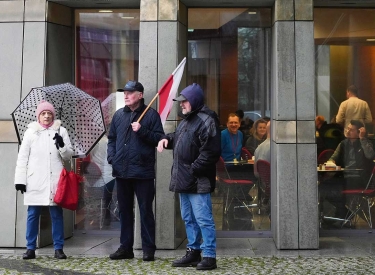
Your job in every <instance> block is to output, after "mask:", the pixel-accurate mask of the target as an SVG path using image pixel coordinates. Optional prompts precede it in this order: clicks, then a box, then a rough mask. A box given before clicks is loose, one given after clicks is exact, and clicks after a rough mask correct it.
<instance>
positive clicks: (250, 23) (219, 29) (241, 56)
mask: <svg viewBox="0 0 375 275" xmlns="http://www.w3.org/2000/svg"><path fill="white" fill-rule="evenodd" d="M270 27H271V9H248V8H229V9H227V8H225V9H224V8H223V9H189V11H188V29H189V32H188V43H189V47H188V58H189V60H188V74H187V76H188V80H187V81H188V83H192V82H196V83H199V84H200V85H201V86H202V88H203V90H204V92H205V99H206V104H207V105H208V106H209V107H210V108H211V109H212V110H214V111H216V112H217V113H218V115H219V118H220V123H221V125H222V130H225V129H226V128H227V120H228V115H229V114H231V113H237V114H238V116H239V117H240V118H239V124H238V127H239V128H238V127H237V128H238V129H239V131H241V133H242V132H243V134H241V135H240V136H241V137H246V139H247V138H248V137H249V136H250V128H251V126H252V125H253V123H254V121H256V120H258V119H260V118H262V117H264V116H269V115H270V108H269V106H270V97H269V95H270V45H271V43H270V40H271V31H270ZM228 127H229V126H228ZM242 139H243V140H240V141H238V148H239V150H240V151H241V147H242V146H244V144H245V141H246V140H245V138H242ZM240 151H238V153H237V154H236V155H237V157H238V158H239V159H238V160H237V157H236V160H237V161H239V162H241V161H242V158H241V157H240ZM243 156H244V160H245V159H246V158H247V159H249V158H250V159H251V157H252V156H251V154H250V153H248V154H243ZM246 156H247V157H246ZM231 161H232V162H233V157H232V158H231ZM217 179H218V180H217V188H216V190H215V192H214V194H213V197H212V201H213V211H214V218H215V222H216V228H217V230H230V231H236V230H269V229H270V219H269V215H268V212H267V207H266V205H267V203H262V202H261V200H260V198H259V196H258V191H259V190H260V189H259V188H258V185H259V182H258V179H257V178H255V176H254V172H253V163H246V164H245V163H236V164H233V163H224V162H223V163H220V164H218V167H217ZM231 179H237V180H240V181H241V182H242V183H244V184H246V187H244V186H242V187H240V186H237V185H236V184H233V185H232V186H229V185H228V183H229V182H231Z"/></svg>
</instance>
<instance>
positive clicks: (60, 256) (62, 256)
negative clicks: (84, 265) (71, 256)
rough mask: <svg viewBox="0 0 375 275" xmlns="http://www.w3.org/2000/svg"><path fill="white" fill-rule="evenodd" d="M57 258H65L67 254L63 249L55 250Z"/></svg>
mask: <svg viewBox="0 0 375 275" xmlns="http://www.w3.org/2000/svg"><path fill="white" fill-rule="evenodd" d="M55 258H56V259H59V260H65V259H66V255H65V253H64V251H63V250H62V249H56V250H55Z"/></svg>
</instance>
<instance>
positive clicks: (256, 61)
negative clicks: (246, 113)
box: [238, 28, 264, 110]
mask: <svg viewBox="0 0 375 275" xmlns="http://www.w3.org/2000/svg"><path fill="white" fill-rule="evenodd" d="M261 34H262V29H260V28H238V107H239V109H244V110H249V108H251V109H253V110H260V109H261V106H260V104H261V99H260V92H262V91H259V82H260V81H262V78H261V75H262V74H260V69H261V65H260V63H261V58H262V54H263V53H264V52H263V51H262V50H261V49H260V46H259V45H261V44H262V42H261V41H260V39H261V37H262V35H261Z"/></svg>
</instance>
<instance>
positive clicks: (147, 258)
mask: <svg viewBox="0 0 375 275" xmlns="http://www.w3.org/2000/svg"><path fill="white" fill-rule="evenodd" d="M143 261H145V262H152V261H155V256H154V253H153V252H143Z"/></svg>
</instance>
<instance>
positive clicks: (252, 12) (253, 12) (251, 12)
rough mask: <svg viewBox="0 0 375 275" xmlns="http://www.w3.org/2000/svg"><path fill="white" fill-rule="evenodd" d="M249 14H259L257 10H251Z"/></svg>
mask: <svg viewBox="0 0 375 275" xmlns="http://www.w3.org/2000/svg"><path fill="white" fill-rule="evenodd" d="M248 14H257V12H256V11H249V12H248Z"/></svg>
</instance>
